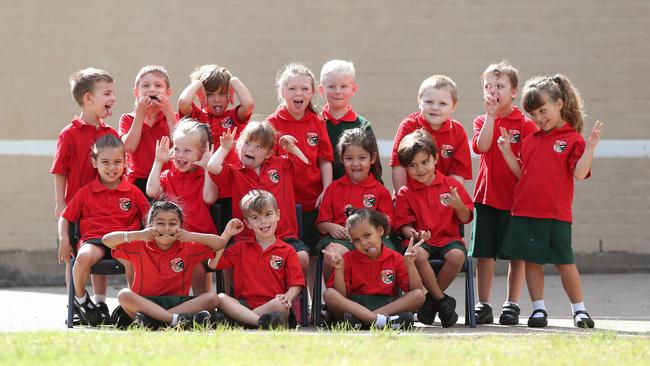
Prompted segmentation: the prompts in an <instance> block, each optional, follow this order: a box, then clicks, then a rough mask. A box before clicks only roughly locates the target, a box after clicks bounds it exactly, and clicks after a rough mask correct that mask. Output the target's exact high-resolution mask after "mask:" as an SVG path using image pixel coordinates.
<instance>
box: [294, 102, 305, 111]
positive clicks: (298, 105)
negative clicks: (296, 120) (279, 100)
mask: <svg viewBox="0 0 650 366" xmlns="http://www.w3.org/2000/svg"><path fill="white" fill-rule="evenodd" d="M303 104H305V101H303V100H294V101H293V106H294V107H295V108H296V109H301V108H302V106H303Z"/></svg>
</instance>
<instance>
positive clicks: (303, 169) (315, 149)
mask: <svg viewBox="0 0 650 366" xmlns="http://www.w3.org/2000/svg"><path fill="white" fill-rule="evenodd" d="M267 120H268V121H269V122H270V123H271V124H272V125H273V127H275V129H276V130H277V131H278V132H279V134H278V138H279V137H280V136H282V135H291V136H293V137H295V138H296V140H298V141H297V142H296V146H297V147H298V148H299V149H300V151H302V152H303V154H305V156H306V157H307V159H308V160H309V165H306V164H305V163H303V162H302V160H300V159H298V157H296V156H294V155H290V156H289V158H290V159H291V160H292V161H293V162H294V164H295V166H296V169H295V170H294V176H293V183H294V187H293V189H294V192H295V194H296V202H298V203H300V204H302V209H303V211H305V212H309V211H314V210H315V209H316V199H317V198H318V196H319V195H320V194H321V192H322V191H323V182H322V180H321V174H320V167H319V165H318V158H321V159H324V160H327V161H332V160H334V152H333V150H332V144H331V143H330V139H329V136H328V135H327V128H326V127H325V122H323V120H322V119H321V118H320V116H319V115H317V114H316V113H314V112H312V111H310V110H309V109H307V110H306V111H305V115H304V116H303V117H302V119H300V120H296V119H295V118H293V116H292V115H291V114H290V113H289V111H287V109H286V107H284V106H281V107H280V108H278V109H277V110H276V111H275V112H273V114H271V115H270V116H268V117H267ZM276 148H277V151H278V154H286V151H284V150H282V148H280V147H279V146H278V145H277V144H276Z"/></svg>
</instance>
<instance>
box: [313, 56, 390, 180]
mask: <svg viewBox="0 0 650 366" xmlns="http://www.w3.org/2000/svg"><path fill="white" fill-rule="evenodd" d="M355 77H356V71H355V68H354V64H353V63H352V61H343V60H330V61H327V62H326V63H325V64H324V65H323V68H322V69H321V71H320V85H318V92H319V93H320V95H321V97H324V98H325V100H326V101H327V103H326V104H325V106H323V112H322V117H323V119H324V120H325V126H326V127H327V134H328V136H329V139H330V142H331V143H332V148H333V150H334V161H333V162H332V179H339V178H341V177H342V176H344V175H345V169H344V167H343V164H342V163H341V161H342V160H341V157H340V156H338V155H337V151H336V144H338V141H339V138H340V137H341V135H342V134H343V132H345V131H346V130H349V129H352V128H363V129H365V131H366V133H367V134H369V135H370V136H371V138H372V141H374V144H375V148H374V150H375V151H377V150H378V149H377V140H376V139H375V134H374V132H373V131H372V126H371V125H370V122H368V120H367V119H365V118H364V117H363V116H361V115H359V114H357V113H356V112H355V111H354V110H353V109H352V105H350V98H352V96H354V95H355V94H356V92H357V91H358V90H359V86H358V85H357V83H356V81H355ZM372 165H373V169H372V174H373V175H374V176H375V178H376V179H377V180H379V181H381V173H382V169H381V161H380V159H379V158H377V159H375V162H374V163H373V164H372Z"/></svg>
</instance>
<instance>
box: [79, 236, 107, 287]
mask: <svg viewBox="0 0 650 366" xmlns="http://www.w3.org/2000/svg"><path fill="white" fill-rule="evenodd" d="M103 256H104V249H103V248H101V247H98V246H95V245H92V244H83V245H81V247H80V248H79V253H77V259H76V260H75V262H74V268H73V269H72V270H73V271H74V293H75V296H76V297H83V296H85V294H86V282H87V281H88V276H89V275H90V267H92V266H93V264H95V263H97V261H99V260H100V259H102V257H103ZM104 291H106V290H104Z"/></svg>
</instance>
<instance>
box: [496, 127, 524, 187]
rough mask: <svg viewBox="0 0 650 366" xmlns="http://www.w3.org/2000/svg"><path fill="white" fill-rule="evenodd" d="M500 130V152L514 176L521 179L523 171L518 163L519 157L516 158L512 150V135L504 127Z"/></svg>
mask: <svg viewBox="0 0 650 366" xmlns="http://www.w3.org/2000/svg"><path fill="white" fill-rule="evenodd" d="M499 130H500V131H501V136H499V139H498V140H497V143H498V144H499V150H501V153H502V154H503V158H504V159H505V160H506V164H508V168H510V170H511V171H512V174H514V175H515V177H517V179H519V178H521V174H522V171H521V167H520V166H519V162H518V161H517V157H515V154H514V153H513V152H512V149H511V148H510V134H509V133H508V131H506V129H505V128H503V127H499Z"/></svg>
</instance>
